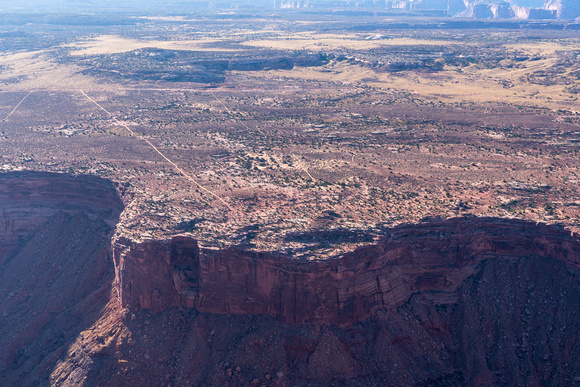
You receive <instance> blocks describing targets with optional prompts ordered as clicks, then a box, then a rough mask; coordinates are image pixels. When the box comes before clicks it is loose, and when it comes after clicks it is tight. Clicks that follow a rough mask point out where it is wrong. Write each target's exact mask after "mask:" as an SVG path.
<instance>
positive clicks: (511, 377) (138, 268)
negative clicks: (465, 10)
mask: <svg viewBox="0 0 580 387" xmlns="http://www.w3.org/2000/svg"><path fill="white" fill-rule="evenodd" d="M0 205H1V209H2V215H3V216H2V218H1V219H2V223H1V224H0V226H1V227H0V229H1V231H2V233H0V238H1V241H2V244H0V246H2V249H3V250H2V251H3V252H2V254H1V255H0V257H1V260H0V264H1V268H2V271H1V272H0V280H1V281H0V294H2V295H3V297H2V298H1V302H0V312H1V313H2V316H3V318H2V319H0V333H2V335H0V343H1V344H2V346H3V348H4V349H5V350H4V351H3V352H2V354H1V355H0V371H1V372H0V384H2V385H37V384H52V385H59V386H61V385H91V386H92V385H95V386H96V385H119V386H122V385H168V384H170V385H191V384H194V385H196V384H197V385H230V386H237V385H244V384H245V385H247V384H256V385H259V384H265V385H276V386H283V385H329V384H341V385H365V386H366V385H432V386H440V385H478V384H479V385H494V384H496V385H521V386H525V385H533V384H539V385H549V384H559V385H573V383H575V379H576V378H577V377H578V376H580V346H579V345H578V337H577V332H578V331H580V319H578V314H580V280H579V278H580V275H579V271H580V269H579V266H580V264H579V257H580V242H579V240H578V238H579V237H578V235H572V234H571V233H570V232H569V231H567V230H566V229H563V228H558V227H555V226H547V225H543V224H535V223H531V222H525V221H520V220H514V219H497V218H456V219H448V220H431V221H426V222H423V223H420V224H415V225H404V226H399V227H395V228H393V229H390V230H389V231H388V232H387V234H386V235H385V237H384V238H383V239H382V240H381V241H380V242H379V243H378V244H376V245H372V246H368V247H365V248H361V249H358V250H356V251H354V252H352V253H350V254H347V255H344V256H341V257H337V258H334V259H329V260H324V261H306V260H296V259H291V258H290V257H285V256H282V255H276V254H272V253H257V252H251V251H244V250H241V249H237V248H229V249H225V250H221V251H218V250H208V249H204V248H200V247H199V245H198V243H197V241H195V240H194V239H191V238H189V237H187V236H184V235H181V236H175V237H173V238H171V239H167V240H149V241H143V242H135V241H131V240H129V239H126V238H124V237H122V236H121V235H117V236H116V237H115V239H113V241H112V244H111V235H112V231H113V227H114V224H115V223H116V222H117V219H118V218H119V212H120V211H121V209H122V208H123V204H122V202H121V200H120V199H119V197H118V195H117V193H116V190H115V185H114V184H113V183H111V182H109V181H107V180H103V179H98V178H96V177H86V176H80V177H74V176H67V175H63V174H36V173H23V174H3V175H0ZM113 261H114V262H115V265H113ZM112 285H114V286H112ZM116 290H118V292H117V291H116ZM118 295H120V301H121V302H122V304H123V305H124V306H125V307H126V309H124V308H121V307H120V306H119V303H118V300H119V298H118Z"/></svg>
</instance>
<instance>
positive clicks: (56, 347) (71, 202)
mask: <svg viewBox="0 0 580 387" xmlns="http://www.w3.org/2000/svg"><path fill="white" fill-rule="evenodd" d="M122 209H123V204H122V202H121V200H120V199H119V197H118V196H117V193H116V191H115V187H114V186H113V184H112V183H111V182H110V181H107V180H103V179H99V178H96V177H90V176H81V177H73V176H68V175H64V174H54V173H34V172H18V173H0V316H1V317H0V347H1V348H2V351H0V385H2V386H28V385H39V383H41V382H42V383H45V382H46V381H47V380H48V376H49V373H50V369H51V367H53V366H54V364H55V363H56V362H57V361H58V360H59V359H61V358H62V357H63V356H64V355H65V354H66V348H67V347H68V345H69V344H70V343H71V342H73V341H74V339H75V337H76V336H77V334H78V333H79V332H80V331H81V330H82V328H83V327H86V326H90V324H91V323H92V322H94V320H95V319H96V318H97V317H98V313H99V312H100V310H101V309H102V307H103V305H104V304H105V303H106V302H107V301H108V298H109V296H110V292H111V283H112V280H113V278H114V275H113V264H112V257H111V249H110V241H111V236H112V233H113V230H114V226H115V225H116V223H117V221H118V218H119V214H120V212H121V211H122ZM43 381H44V382H43Z"/></svg>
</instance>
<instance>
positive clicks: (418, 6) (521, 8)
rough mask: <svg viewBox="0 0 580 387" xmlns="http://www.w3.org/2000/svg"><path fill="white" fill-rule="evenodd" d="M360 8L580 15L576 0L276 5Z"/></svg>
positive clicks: (284, 4)
mask: <svg viewBox="0 0 580 387" xmlns="http://www.w3.org/2000/svg"><path fill="white" fill-rule="evenodd" d="M340 6H343V7H348V8H350V7H353V6H354V7H357V8H373V9H393V10H411V11H421V10H424V11H429V10H431V11H441V12H443V13H445V14H446V15H448V16H453V17H461V18H478V19H524V20H525V19H537V20H541V19H562V20H572V19H576V18H578V17H580V2H578V1H575V0H507V1H506V0H383V1H381V0H367V1H360V2H356V3H352V2H346V1H345V2H343V3H341V2H326V1H303V0H301V1H296V0H281V1H280V0H278V1H276V2H275V4H274V8H321V7H326V8H328V7H334V8H336V7H340Z"/></svg>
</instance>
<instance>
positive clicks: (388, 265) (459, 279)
mask: <svg viewBox="0 0 580 387" xmlns="http://www.w3.org/2000/svg"><path fill="white" fill-rule="evenodd" d="M113 253H114V259H115V267H116V283H117V287H118V289H119V294H120V297H121V301H122V303H123V305H124V306H126V307H127V308H129V309H131V310H139V309H152V310H154V311H161V310H164V309H166V308H169V307H173V306H180V307H189V308H195V309H197V310H198V311H200V312H208V313H221V314H226V313H228V314H229V313H231V314H252V315H255V314H266V315H271V316H274V317H275V318H276V319H278V320H279V321H281V322H284V323H299V324H303V323H308V324H338V325H349V324H354V323H357V322H359V321H362V320H364V319H365V318H368V317H369V316H372V315H374V314H376V313H389V312H391V311H393V310H394V309H396V308H397V307H398V306H400V305H401V304H403V303H404V302H406V301H407V300H408V299H409V297H410V296H411V295H412V294H413V293H417V292H424V291H444V292H448V293H449V294H451V293H452V292H454V291H455V290H456V289H457V287H458V286H460V285H461V284H462V283H463V282H464V281H465V280H466V279H467V278H468V277H470V276H472V275H475V274H477V271H478V270H479V269H478V268H479V267H480V266H479V265H480V264H481V263H482V262H483V261H486V260H494V259H503V260H508V261H512V260H516V259H529V260H536V259H540V258H549V259H555V260H558V261H561V262H563V263H565V264H566V265H568V266H570V267H572V268H574V269H578V268H579V267H580V242H579V241H578V235H571V233H570V232H569V231H566V230H564V229H560V228H557V227H554V226H547V225H542V224H535V223H531V222H526V221H520V220H513V219H512V220H507V219H497V218H456V219H450V220H445V221H440V220H439V221H431V222H425V223H421V224H417V225H406V226H400V227H397V228H394V229H392V230H391V231H390V233H389V235H387V236H386V237H385V238H384V239H383V240H382V241H380V243H378V244H376V245H373V246H368V247H364V248H360V249H358V250H356V251H354V252H352V253H350V254H347V255H345V256H342V257H339V258H335V259H330V260H324V261H305V260H295V259H291V258H289V257H284V256H280V255H275V254H266V253H256V252H250V251H243V250H240V249H237V248H229V249H226V250H222V251H211V250H206V249H200V248H199V247H198V244H197V242H196V241H195V240H193V239H190V238H188V237H184V236H176V237H173V238H172V239H168V240H161V241H145V242H141V243H136V242H132V241H129V240H127V239H123V238H118V239H117V240H116V241H114V244H113Z"/></svg>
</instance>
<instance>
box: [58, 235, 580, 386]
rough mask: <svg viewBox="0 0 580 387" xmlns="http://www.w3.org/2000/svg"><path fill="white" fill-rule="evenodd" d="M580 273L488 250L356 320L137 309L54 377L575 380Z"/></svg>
mask: <svg viewBox="0 0 580 387" xmlns="http://www.w3.org/2000/svg"><path fill="white" fill-rule="evenodd" d="M438 238H439V237H438ZM578 278H579V277H578V269H577V267H575V266H572V265H568V264H566V263H565V262H564V261H562V260H558V259H554V258H548V257H543V256H541V255H531V256H527V257H525V256H511V257H502V258H498V257H489V258H486V259H484V260H482V261H481V262H480V263H479V264H478V265H477V266H476V268H475V270H474V271H473V274H472V275H470V276H469V277H467V278H466V279H465V280H464V281H462V282H461V283H460V284H459V286H457V288H456V289H455V290H453V291H446V290H437V289H432V290H423V291H421V290H419V291H417V292H413V293H412V294H411V295H410V297H409V298H408V299H407V300H405V301H403V302H402V303H401V304H400V305H399V306H397V307H396V308H393V309H392V310H390V311H384V310H377V311H376V312H375V313H374V314H373V315H371V316H369V317H368V318H366V319H363V320H361V321H359V322H357V323H354V324H351V325H348V326H339V325H335V324H288V323H283V322H281V321H280V320H279V319H276V318H274V317H272V316H269V315H265V314H258V315H252V314H244V315H236V314H213V313H200V312H199V311H196V310H195V309H193V308H178V307H172V308H168V309H165V310H164V311H162V312H157V313H155V312H152V311H147V310H138V311H135V312H134V313H133V312H131V313H128V314H126V315H125V319H124V321H123V325H122V326H121V327H120V328H117V329H119V331H120V332H121V333H119V334H118V335H117V336H116V339H115V340H110V339H108V338H107V337H108V336H107V335H108V334H107V333H106V332H105V333H103V332H100V333H98V331H99V330H98V329H96V330H90V331H86V334H83V335H82V338H81V339H79V340H78V341H77V342H76V343H75V345H74V346H73V347H72V348H73V349H72V350H71V352H73V353H74V356H71V357H70V358H67V359H66V360H65V363H68V365H69V368H68V372H57V373H55V374H54V375H53V376H55V377H58V378H60V379H55V380H66V378H65V377H67V376H68V375H74V373H73V372H72V371H71V370H75V369H79V368H82V365H86V364H93V366H92V367H91V368H90V369H91V378H90V379H89V380H87V381H86V382H87V383H86V385H145V384H147V385H168V384H170V385H191V384H193V385H224V386H237V385H256V386H258V385H267V386H291V385H304V386H306V385H310V386H320V385H333V384H334V385H354V386H356V385H361V386H362V385H364V386H373V385H375V386H379V385H419V386H450V385H451V386H456V385H510V386H528V385H534V384H539V385H550V384H551V385H573V381H574V378H575V377H577V376H579V375H580V361H579V360H580V346H578V342H577V340H578V338H577V332H578V330H579V329H580V319H578V314H579V313H580V283H579V280H578ZM101 321H103V320H101ZM97 325H98V324H95V326H97ZM105 325H106V324H105ZM103 337H105V338H104V339H103ZM99 339H100V340H101V342H109V343H110V344H109V345H107V346H104V347H101V348H99V344H98V343H99ZM82 348H84V350H81V349H82ZM97 365H98V366H97ZM63 369H65V368H64V366H63Z"/></svg>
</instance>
